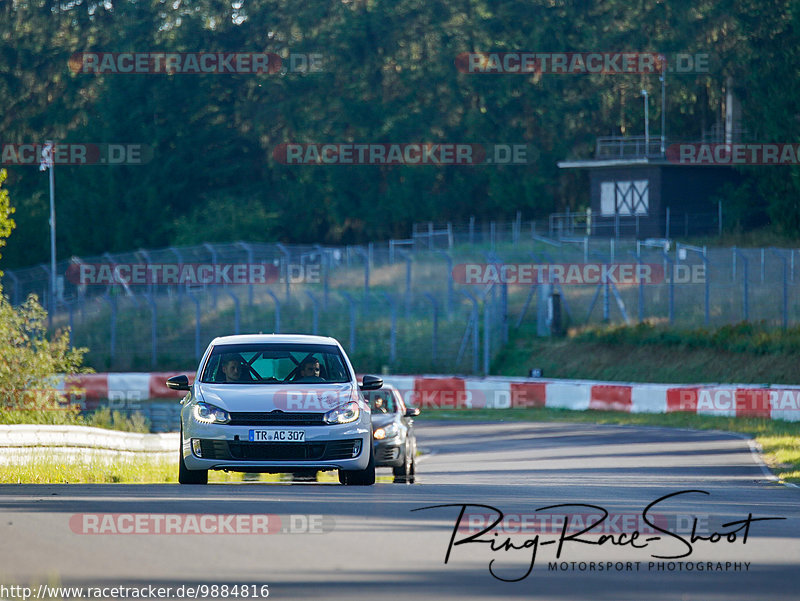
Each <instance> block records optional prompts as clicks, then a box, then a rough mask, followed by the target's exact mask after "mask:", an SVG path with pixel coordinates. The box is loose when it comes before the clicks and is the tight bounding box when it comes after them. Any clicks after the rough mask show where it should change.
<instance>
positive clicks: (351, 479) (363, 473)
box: [339, 437, 375, 486]
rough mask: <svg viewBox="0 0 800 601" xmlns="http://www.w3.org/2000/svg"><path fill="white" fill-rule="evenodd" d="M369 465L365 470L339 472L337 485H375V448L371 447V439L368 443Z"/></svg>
mask: <svg viewBox="0 0 800 601" xmlns="http://www.w3.org/2000/svg"><path fill="white" fill-rule="evenodd" d="M367 444H369V463H368V464H367V467H366V469H363V470H360V471H355V472H350V471H345V470H339V483H340V484H347V485H350V486H372V485H373V484H375V447H374V446H372V437H370V440H369V442H368V443H367Z"/></svg>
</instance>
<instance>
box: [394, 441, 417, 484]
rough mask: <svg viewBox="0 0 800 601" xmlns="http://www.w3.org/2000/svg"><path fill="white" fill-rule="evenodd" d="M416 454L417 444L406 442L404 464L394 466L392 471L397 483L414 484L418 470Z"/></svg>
mask: <svg viewBox="0 0 800 601" xmlns="http://www.w3.org/2000/svg"><path fill="white" fill-rule="evenodd" d="M416 454H417V453H416V445H415V444H412V443H410V442H409V443H408V444H406V448H405V457H404V460H403V465H400V466H398V467H393V468H392V472H393V473H394V481H395V482H396V483H398V484H403V483H405V484H414V480H415V474H416V471H417V459H416Z"/></svg>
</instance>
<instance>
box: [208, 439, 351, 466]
mask: <svg viewBox="0 0 800 601" xmlns="http://www.w3.org/2000/svg"><path fill="white" fill-rule="evenodd" d="M200 450H201V451H202V453H203V459H220V460H229V461H230V460H243V461H332V460H336V459H352V458H353V457H355V456H356V455H357V454H358V452H359V451H360V450H361V439H360V438H352V439H346V440H334V441H330V442H310V443H282V442H239V441H227V440H201V441H200Z"/></svg>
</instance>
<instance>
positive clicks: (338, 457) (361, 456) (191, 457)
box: [181, 419, 372, 472]
mask: <svg viewBox="0 0 800 601" xmlns="http://www.w3.org/2000/svg"><path fill="white" fill-rule="evenodd" d="M253 429H263V428H260V427H254V426H229V425H224V424H201V423H198V422H196V421H194V420H191V419H190V420H189V421H188V423H184V426H183V438H182V440H181V453H182V454H183V461H184V463H185V465H186V467H187V468H188V469H190V470H230V471H244V472H285V471H295V470H334V469H341V470H347V471H355V470H363V469H366V468H367V464H368V463H369V451H370V448H369V445H370V444H371V440H372V429H371V427H370V426H369V423H368V422H367V425H364V424H363V423H362V421H357V422H353V423H352V424H339V425H329V426H301V427H290V426H281V427H280V429H281V430H303V431H305V441H304V442H302V443H295V442H291V443H286V442H274V443H273V442H250V441H249V435H250V430H253ZM193 439H196V440H197V441H199V443H198V445H197V446H199V447H200V456H198V454H197V453H195V451H194V450H193V445H192V440H193Z"/></svg>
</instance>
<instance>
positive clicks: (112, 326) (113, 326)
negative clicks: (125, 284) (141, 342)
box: [103, 294, 117, 366]
mask: <svg viewBox="0 0 800 601" xmlns="http://www.w3.org/2000/svg"><path fill="white" fill-rule="evenodd" d="M103 300H104V301H106V302H107V303H108V306H109V307H110V309H111V315H110V319H109V324H108V329H109V330H111V332H110V335H111V340H110V341H109V342H110V345H111V348H110V349H109V353H108V354H109V364H110V365H111V366H113V364H114V350H115V347H116V345H117V299H115V298H114V297H113V296H109V295H108V294H104V295H103Z"/></svg>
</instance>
